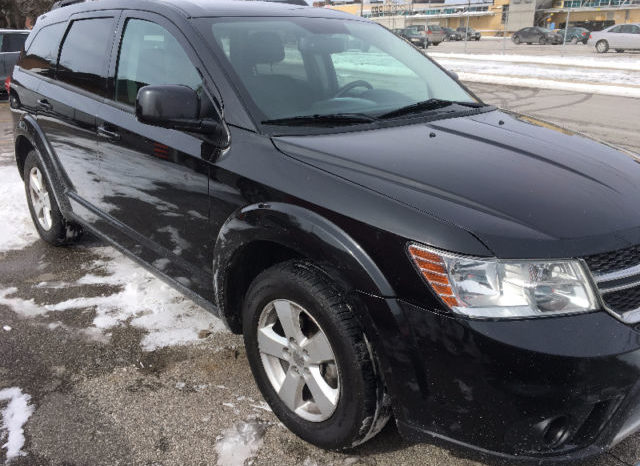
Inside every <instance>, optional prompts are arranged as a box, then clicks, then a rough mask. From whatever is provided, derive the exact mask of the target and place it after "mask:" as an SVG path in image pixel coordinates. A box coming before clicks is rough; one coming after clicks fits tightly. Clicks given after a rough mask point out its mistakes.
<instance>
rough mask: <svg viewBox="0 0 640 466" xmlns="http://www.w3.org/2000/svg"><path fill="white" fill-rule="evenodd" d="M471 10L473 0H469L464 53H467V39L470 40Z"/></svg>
mask: <svg viewBox="0 0 640 466" xmlns="http://www.w3.org/2000/svg"><path fill="white" fill-rule="evenodd" d="M470 11H471V0H467V27H466V28H465V31H464V53H467V41H468V40H469V13H470Z"/></svg>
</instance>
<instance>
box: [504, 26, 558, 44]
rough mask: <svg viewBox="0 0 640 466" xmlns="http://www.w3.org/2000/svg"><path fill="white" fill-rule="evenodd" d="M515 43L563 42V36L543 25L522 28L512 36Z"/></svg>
mask: <svg viewBox="0 0 640 466" xmlns="http://www.w3.org/2000/svg"><path fill="white" fill-rule="evenodd" d="M511 40H513V43H514V44H522V43H527V44H529V45H531V44H540V45H545V44H554V45H557V44H562V40H563V37H562V36H561V35H560V34H557V33H555V32H553V31H551V30H549V29H545V28H541V27H537V26H536V27H530V28H522V29H520V30H519V31H516V32H514V33H513V36H512V37H511Z"/></svg>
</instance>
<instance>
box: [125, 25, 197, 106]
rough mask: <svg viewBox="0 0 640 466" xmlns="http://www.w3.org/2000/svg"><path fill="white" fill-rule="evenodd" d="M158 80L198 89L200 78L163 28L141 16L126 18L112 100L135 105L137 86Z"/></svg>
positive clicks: (157, 83)
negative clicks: (114, 97) (139, 17)
mask: <svg viewBox="0 0 640 466" xmlns="http://www.w3.org/2000/svg"><path fill="white" fill-rule="evenodd" d="M162 84H181V85H185V86H188V87H190V88H192V89H193V90H195V91H198V92H200V91H201V89H202V78H201V77H200V74H199V73H198V70H197V69H196V68H195V66H193V64H192V63H191V61H190V60H189V57H188V56H187V54H186V52H185V51H184V49H183V48H182V46H181V45H180V43H179V42H178V41H177V40H176V38H175V37H174V36H173V35H171V34H170V33H169V32H168V31H167V30H166V29H165V28H163V27H162V26H159V25H158V24H155V23H152V22H150V21H145V20H141V19H130V20H128V21H127V24H126V27H125V31H124V35H123V37H122V43H121V46H120V53H119V57H118V69H117V72H116V100H117V101H118V102H121V103H124V104H128V105H135V103H136V97H137V95H138V90H140V88H141V87H144V86H148V85H162ZM200 93H201V92H200Z"/></svg>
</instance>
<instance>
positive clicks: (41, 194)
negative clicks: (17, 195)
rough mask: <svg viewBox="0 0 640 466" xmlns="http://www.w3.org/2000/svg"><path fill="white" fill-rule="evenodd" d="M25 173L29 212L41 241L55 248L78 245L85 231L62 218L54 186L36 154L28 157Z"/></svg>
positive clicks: (32, 152) (25, 163) (30, 154)
mask: <svg viewBox="0 0 640 466" xmlns="http://www.w3.org/2000/svg"><path fill="white" fill-rule="evenodd" d="M23 173H24V185H25V191H26V194H27V204H28V205H29V212H30V213H31V219H32V220H33V224H34V225H35V227H36V230H37V231H38V235H40V238H42V239H43V240H45V241H46V242H47V243H50V244H53V245H54V246H62V245H64V244H70V243H73V242H74V241H76V240H77V239H78V238H79V237H80V236H81V235H82V228H81V227H80V226H79V225H76V224H75V223H72V222H68V221H67V220H66V219H65V218H64V217H63V216H62V213H61V212H60V207H59V206H58V203H57V202H56V199H55V196H54V195H53V190H52V189H51V182H50V181H49V179H48V178H47V175H46V173H45V171H44V170H43V168H42V165H41V163H40V160H39V159H38V155H37V154H36V152H35V151H31V152H29V154H28V155H27V158H26V160H25V162H24V172H23Z"/></svg>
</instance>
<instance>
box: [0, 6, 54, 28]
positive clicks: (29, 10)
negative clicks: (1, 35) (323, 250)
mask: <svg viewBox="0 0 640 466" xmlns="http://www.w3.org/2000/svg"><path fill="white" fill-rule="evenodd" d="M53 2H54V0H0V26H2V27H7V28H23V27H25V21H26V19H27V18H28V17H30V18H32V19H35V18H37V17H38V16H40V15H41V14H42V13H45V12H46V11H49V10H50V9H51V6H52V5H53Z"/></svg>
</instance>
